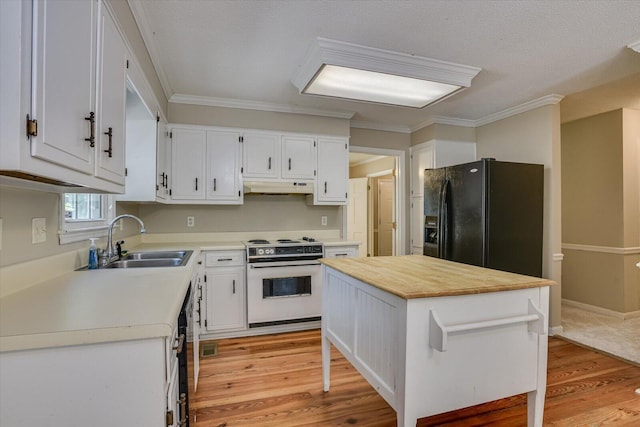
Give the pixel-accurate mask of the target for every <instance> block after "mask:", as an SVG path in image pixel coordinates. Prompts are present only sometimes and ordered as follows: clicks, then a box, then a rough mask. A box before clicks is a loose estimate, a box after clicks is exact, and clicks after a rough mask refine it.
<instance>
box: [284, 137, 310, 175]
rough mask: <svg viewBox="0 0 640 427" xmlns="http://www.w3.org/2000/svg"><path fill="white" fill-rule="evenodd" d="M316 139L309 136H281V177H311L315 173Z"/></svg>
mask: <svg viewBox="0 0 640 427" xmlns="http://www.w3.org/2000/svg"><path fill="white" fill-rule="evenodd" d="M315 147H316V141H315V139H314V138H313V137H310V136H296V135H285V136H283V137H282V177H283V178H288V179H313V178H314V175H315V160H316V148H315Z"/></svg>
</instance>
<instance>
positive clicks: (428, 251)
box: [422, 168, 445, 258]
mask: <svg viewBox="0 0 640 427" xmlns="http://www.w3.org/2000/svg"><path fill="white" fill-rule="evenodd" d="M444 177H445V169H444V168H440V169H425V171H424V246H423V252H422V253H423V254H424V255H428V256H432V257H436V258H437V257H439V251H438V245H439V243H440V242H439V240H440V239H439V235H438V230H439V228H440V218H439V216H440V196H441V194H440V192H441V190H442V184H443V183H444Z"/></svg>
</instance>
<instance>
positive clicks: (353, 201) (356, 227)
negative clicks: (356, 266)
mask: <svg viewBox="0 0 640 427" xmlns="http://www.w3.org/2000/svg"><path fill="white" fill-rule="evenodd" d="M368 181H369V179H368V178H352V179H350V180H349V203H348V205H347V239H348V240H353V241H357V242H360V245H359V246H358V253H359V254H360V256H367V255H368V253H367V247H368V245H367V194H368V191H367V187H368Z"/></svg>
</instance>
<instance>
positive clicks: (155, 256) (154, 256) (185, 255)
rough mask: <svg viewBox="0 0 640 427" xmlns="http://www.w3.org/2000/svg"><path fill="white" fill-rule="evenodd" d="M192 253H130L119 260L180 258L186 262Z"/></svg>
mask: <svg viewBox="0 0 640 427" xmlns="http://www.w3.org/2000/svg"><path fill="white" fill-rule="evenodd" d="M191 252H192V251H150V252H130V253H128V254H126V255H125V256H123V257H122V258H121V260H128V259H165V258H180V259H184V258H186V259H187V260H188V259H189V256H190V255H191Z"/></svg>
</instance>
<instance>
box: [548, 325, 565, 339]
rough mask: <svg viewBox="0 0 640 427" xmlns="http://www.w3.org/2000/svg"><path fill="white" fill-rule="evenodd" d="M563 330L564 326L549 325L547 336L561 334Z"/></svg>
mask: <svg viewBox="0 0 640 427" xmlns="http://www.w3.org/2000/svg"><path fill="white" fill-rule="evenodd" d="M563 332H564V328H563V327H562V326H550V327H549V336H550V337H552V336H554V335H562V333H563Z"/></svg>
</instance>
